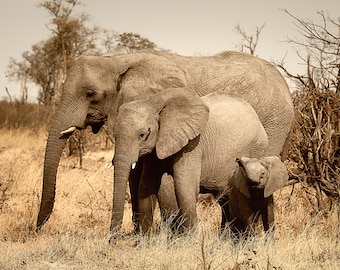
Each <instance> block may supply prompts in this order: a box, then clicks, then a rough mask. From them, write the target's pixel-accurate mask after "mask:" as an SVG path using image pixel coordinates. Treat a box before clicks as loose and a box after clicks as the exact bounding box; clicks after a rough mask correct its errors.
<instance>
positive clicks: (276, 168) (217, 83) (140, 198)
mask: <svg viewBox="0 0 340 270" xmlns="http://www.w3.org/2000/svg"><path fill="white" fill-rule="evenodd" d="M293 118H294V112H293V103H292V99H291V95H290V91H289V89H288V86H287V84H286V82H285V80H284V79H283V77H282V76H281V75H280V73H279V72H278V71H277V70H276V69H275V67H274V66H272V65H271V64H270V63H268V62H266V61H264V60H262V59H260V58H257V57H254V56H251V55H248V54H244V53H240V52H230V51H226V52H222V53H219V54H216V55H213V56H203V57H189V56H180V55H176V54H172V53H167V52H160V51H150V50H147V51H140V52H137V53H133V54H119V53H115V54H108V55H103V56H82V57H80V58H79V59H78V60H77V61H76V62H75V63H74V64H73V66H72V68H71V69H70V71H69V73H68V75H67V78H66V81H65V84H64V89H63V94H62V97H61V101H60V103H59V105H58V108H57V110H56V112H55V115H54V117H53V119H52V121H51V126H50V130H49V135H48V139H47V145H46V153H45V161H44V171H43V189H42V199H41V204H40V210H39V214H38V219H37V229H38V230H39V229H40V228H41V227H42V226H43V225H44V223H45V222H46V221H47V220H48V218H49V217H50V215H51V212H52V209H53V205H54V200H55V187H56V174H57V170H58V165H59V160H60V156H61V153H62V151H63V148H64V146H65V143H66V140H67V139H68V138H69V137H70V136H71V135H72V133H73V132H74V131H75V130H77V129H83V128H86V127H87V126H91V127H92V131H93V133H97V132H98V131H99V130H100V129H101V127H102V126H103V125H104V124H105V123H107V125H108V126H109V130H110V131H112V132H113V134H114V136H115V154H114V159H113V164H114V167H115V170H114V188H113V211H112V219H111V227H110V230H111V231H117V230H120V228H121V224H122V219H123V212H124V203H125V191H126V188H127V184H128V183H129V188H130V193H131V201H132V212H133V217H132V219H133V222H134V224H135V231H141V232H143V233H147V232H148V231H149V230H150V227H151V225H152V222H153V215H154V206H155V205H156V201H158V202H159V205H160V209H161V213H162V215H163V218H164V219H166V218H167V217H169V216H170V215H173V213H177V215H178V216H177V217H178V218H181V219H182V223H181V225H180V226H181V228H180V229H181V230H186V229H190V228H192V227H193V226H194V225H195V224H196V222H197V213H196V203H197V200H198V194H199V193H211V194H213V195H214V196H215V198H216V200H217V201H218V202H219V204H220V206H221V209H222V221H221V229H222V230H223V229H224V228H225V227H226V226H230V228H231V230H232V232H233V233H235V234H237V235H239V234H240V233H244V232H253V231H254V224H255V223H256V221H257V220H258V219H259V217H261V218H262V222H263V227H264V230H265V231H268V230H269V229H271V228H274V201H273V193H274V192H275V191H276V190H278V189H280V188H282V187H284V186H285V185H287V183H288V173H287V170H286V167H285V165H284V163H283V162H282V161H281V158H280V157H279V156H280V154H281V153H282V152H283V150H284V149H285V144H286V142H287V140H288V135H289V132H290V129H291V126H292V124H293ZM175 220H176V219H175ZM174 226H175V224H174Z"/></svg>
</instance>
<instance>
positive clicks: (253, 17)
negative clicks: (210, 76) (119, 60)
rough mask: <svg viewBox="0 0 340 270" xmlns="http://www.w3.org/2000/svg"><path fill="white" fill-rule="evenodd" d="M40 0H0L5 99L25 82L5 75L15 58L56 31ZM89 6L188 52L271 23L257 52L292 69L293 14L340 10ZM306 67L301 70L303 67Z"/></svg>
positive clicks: (218, 3)
mask: <svg viewBox="0 0 340 270" xmlns="http://www.w3.org/2000/svg"><path fill="white" fill-rule="evenodd" d="M40 2H41V1H40V0H0V33H1V42H0V99H2V98H3V97H6V96H7V94H6V92H5V87H8V89H9V92H10V93H11V95H12V96H16V97H18V96H19V93H20V85H19V84H18V83H11V82H9V81H8V80H7V79H6V78H5V72H6V70H7V65H8V63H9V58H10V57H13V58H15V59H18V60H22V58H21V55H22V53H23V52H24V51H30V50H31V45H33V44H35V43H38V42H40V41H42V40H45V39H47V38H48V37H49V35H50V32H49V31H48V29H47V28H46V24H47V23H48V22H49V20H50V18H49V16H48V13H47V11H46V10H45V9H43V8H38V7H37V5H38V3H40ZM81 2H82V3H84V4H85V6H82V7H78V8H77V9H76V12H79V13H80V12H81V11H84V12H86V13H87V14H89V15H90V22H91V23H93V24H96V25H98V26H101V27H103V28H106V29H108V30H115V31H117V32H118V33H124V32H133V33H138V34H140V35H141V36H143V37H145V38H147V39H149V40H150V41H152V42H154V43H156V44H157V45H158V46H159V47H161V48H164V49H169V50H171V51H172V52H175V53H178V54H183V55H211V54H215V53H218V52H220V51H223V50H236V49H237V48H236V45H237V44H239V43H240V41H241V36H240V35H238V34H237V33H236V32H235V30H234V28H235V26H236V25H237V24H238V23H239V24H240V25H241V27H242V28H244V30H245V31H246V32H247V33H249V34H251V33H253V31H254V30H255V28H256V26H258V27H260V26H262V25H263V24H264V23H265V27H264V29H263V30H262V32H261V35H260V40H259V45H258V47H257V49H256V54H257V55H258V56H259V57H261V58H264V59H266V60H269V61H272V60H277V61H279V60H281V59H282V58H283V57H284V56H286V55H287V57H286V64H287V67H288V68H289V69H290V70H294V71H295V70H296V72H299V70H301V65H299V62H300V61H299V59H297V58H296V57H295V51H294V48H293V47H292V45H291V44H287V43H286V42H284V41H285V40H286V37H287V36H291V37H294V36H295V37H299V35H298V33H297V29H296V26H295V25H294V24H293V21H292V19H291V18H290V17H289V16H288V15H287V14H286V13H285V12H283V11H282V10H283V9H287V10H288V11H289V12H291V13H292V14H294V15H295V16H297V17H299V18H302V19H310V20H313V21H314V22H318V23H320V17H319V16H318V15H317V11H320V10H323V11H325V12H328V14H329V15H330V17H331V18H333V19H337V18H338V17H339V16H340V1H338V0H257V1H254V0H239V1H236V0H234V1H229V0H167V1H165V0H124V1H122V0H121V1H117V0H96V1H94V0H82V1H81ZM302 71H303V69H302V70H301V72H302ZM36 93H37V90H36V87H34V86H31V87H30V89H29V99H30V101H35V99H36Z"/></svg>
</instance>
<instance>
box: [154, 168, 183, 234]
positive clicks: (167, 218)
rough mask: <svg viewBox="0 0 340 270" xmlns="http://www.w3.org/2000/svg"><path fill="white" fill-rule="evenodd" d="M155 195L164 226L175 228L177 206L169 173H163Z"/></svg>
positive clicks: (177, 212)
mask: <svg viewBox="0 0 340 270" xmlns="http://www.w3.org/2000/svg"><path fill="white" fill-rule="evenodd" d="M157 197H158V203H159V208H160V211H161V216H162V220H163V222H164V224H165V226H166V227H170V228H171V229H173V230H177V223H178V222H177V220H178V217H179V208H178V204H177V198H176V194H175V185H174V180H173V177H172V176H171V175H169V174H167V173H165V174H163V176H162V180H161V185H160V188H159V191H158V194H157Z"/></svg>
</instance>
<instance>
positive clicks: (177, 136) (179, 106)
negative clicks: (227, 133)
mask: <svg viewBox="0 0 340 270" xmlns="http://www.w3.org/2000/svg"><path fill="white" fill-rule="evenodd" d="M153 102H155V103H157V104H158V106H160V107H159V115H160V117H159V119H160V120H159V121H160V123H159V134H158V139H157V142H156V153H157V156H158V158H160V159H164V158H167V157H169V156H171V155H173V154H175V153H177V152H179V151H180V150H181V149H182V148H183V147H184V146H186V145H187V144H188V142H189V140H192V139H194V138H195V137H197V136H198V135H199V134H200V133H201V132H202V130H203V129H204V128H205V126H206V124H207V122H208V119H209V108H208V107H207V105H206V104H205V103H204V102H203V101H202V99H201V98H200V97H199V96H198V95H197V94H196V93H195V92H194V91H193V90H191V89H189V88H171V89H166V90H164V91H162V92H161V93H159V94H157V95H156V97H155V98H153Z"/></svg>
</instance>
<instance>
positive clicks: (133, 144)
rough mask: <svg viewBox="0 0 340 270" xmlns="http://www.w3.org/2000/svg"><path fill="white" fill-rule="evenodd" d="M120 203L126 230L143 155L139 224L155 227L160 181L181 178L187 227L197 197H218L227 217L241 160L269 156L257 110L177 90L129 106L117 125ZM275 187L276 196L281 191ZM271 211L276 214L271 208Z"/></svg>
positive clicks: (118, 215) (118, 213)
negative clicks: (129, 192)
mask: <svg viewBox="0 0 340 270" xmlns="http://www.w3.org/2000/svg"><path fill="white" fill-rule="evenodd" d="M114 129H115V136H116V150H115V157H114V166H115V170H114V190H115V191H114V203H113V220H112V221H113V225H114V227H113V228H112V229H119V228H120V226H121V222H122V218H123V210H124V194H125V190H126V185H127V181H128V179H129V177H130V174H131V173H133V169H134V168H135V166H136V162H137V161H138V160H139V158H140V157H143V158H142V160H143V166H142V168H143V169H142V175H141V179H140V184H139V192H138V194H139V202H138V205H139V208H138V212H139V214H140V217H139V222H140V226H141V229H142V231H143V232H147V231H148V230H149V228H150V226H151V224H152V219H153V210H154V205H155V203H156V196H157V194H158V190H159V187H160V180H161V176H162V175H163V174H164V173H168V174H170V175H172V176H173V178H174V186H175V193H176V198H177V202H178V206H179V209H180V215H181V216H182V217H184V223H183V225H184V227H186V228H190V227H192V226H193V225H194V224H195V223H196V218H197V214H196V202H197V198H198V193H199V192H200V190H201V192H209V193H212V194H214V195H215V197H216V198H217V199H218V200H219V202H220V204H221V206H222V207H223V208H224V209H223V210H224V211H223V212H224V218H223V219H222V226H224V224H225V222H226V219H227V218H230V217H228V214H227V213H228V211H229V209H228V205H227V204H226V199H227V197H226V194H227V191H228V189H229V188H230V184H229V181H230V180H231V179H232V178H233V177H234V174H235V173H236V172H238V171H239V167H238V164H237V163H236V161H235V160H236V158H238V157H242V156H249V157H262V156H264V154H265V153H266V150H267V147H268V138H267V134H266V131H265V129H264V128H263V126H262V124H261V122H260V120H259V118H258V116H257V114H256V112H255V111H254V109H253V108H252V106H250V104H249V103H247V102H246V101H244V100H242V99H240V98H237V97H231V96H228V95H226V94H224V93H222V92H216V93H212V94H209V95H207V96H204V97H202V98H200V97H199V96H198V95H196V94H195V93H194V92H193V91H192V90H191V89H189V88H182V89H178V88H174V89H168V90H166V91H162V92H161V93H158V94H155V95H154V96H152V97H150V98H149V99H145V100H137V101H133V102H129V103H125V104H123V105H122V106H121V107H120V108H119V111H118V116H117V121H116V123H115V126H114ZM281 184H282V183H281V182H273V185H272V188H271V192H273V191H274V190H276V189H278V188H280V187H281ZM271 210H272V209H271Z"/></svg>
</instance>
